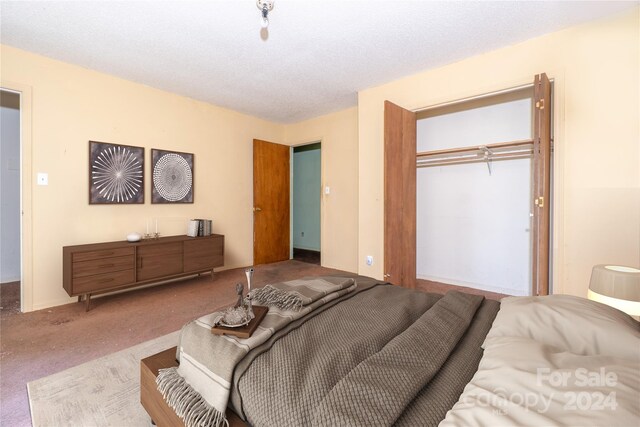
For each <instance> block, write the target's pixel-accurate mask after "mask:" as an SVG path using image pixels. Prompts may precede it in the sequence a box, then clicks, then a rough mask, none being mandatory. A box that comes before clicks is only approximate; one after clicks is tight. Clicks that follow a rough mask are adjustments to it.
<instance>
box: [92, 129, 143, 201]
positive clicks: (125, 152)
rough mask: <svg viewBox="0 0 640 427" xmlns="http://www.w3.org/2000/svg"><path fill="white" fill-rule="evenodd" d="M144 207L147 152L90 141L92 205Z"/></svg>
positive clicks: (135, 148) (125, 146)
mask: <svg viewBox="0 0 640 427" xmlns="http://www.w3.org/2000/svg"><path fill="white" fill-rule="evenodd" d="M137 203H144V148H143V147H132V146H129V145H119V144H109V143H106V142H97V141H89V204H91V205H103V204H117V205H120V204H137Z"/></svg>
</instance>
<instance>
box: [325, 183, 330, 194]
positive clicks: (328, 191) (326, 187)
mask: <svg viewBox="0 0 640 427" xmlns="http://www.w3.org/2000/svg"><path fill="white" fill-rule="evenodd" d="M324 194H331V188H329V186H328V185H326V186H325V187H324Z"/></svg>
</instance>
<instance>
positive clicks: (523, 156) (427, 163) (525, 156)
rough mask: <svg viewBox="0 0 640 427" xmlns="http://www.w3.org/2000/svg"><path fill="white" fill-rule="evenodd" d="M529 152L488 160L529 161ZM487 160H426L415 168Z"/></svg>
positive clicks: (478, 158)
mask: <svg viewBox="0 0 640 427" xmlns="http://www.w3.org/2000/svg"><path fill="white" fill-rule="evenodd" d="M531 154H532V153H531V151H529V152H523V153H521V154H518V153H502V154H494V155H493V156H491V158H490V159H489V160H490V161H500V160H518V159H529V158H531ZM486 162H487V159H485V158H484V157H478V156H475V157H463V158H457V159H456V158H450V159H435V160H426V161H422V162H420V161H418V162H417V164H416V167H417V168H430V167H434V166H448V165H463V164H467V163H486Z"/></svg>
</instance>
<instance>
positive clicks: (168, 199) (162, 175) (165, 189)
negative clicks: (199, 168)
mask: <svg viewBox="0 0 640 427" xmlns="http://www.w3.org/2000/svg"><path fill="white" fill-rule="evenodd" d="M151 172H152V173H151V203H193V184H194V182H193V176H194V175H193V154H192V153H180V152H178V151H165V150H156V149H155V148H152V149H151Z"/></svg>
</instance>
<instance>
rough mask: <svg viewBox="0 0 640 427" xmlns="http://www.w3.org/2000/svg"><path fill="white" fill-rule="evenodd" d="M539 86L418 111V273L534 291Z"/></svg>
mask: <svg viewBox="0 0 640 427" xmlns="http://www.w3.org/2000/svg"><path fill="white" fill-rule="evenodd" d="M534 108H535V106H534V105H533V87H532V86H527V87H524V88H521V89H519V90H514V91H510V92H506V93H502V94H499V95H495V96H490V97H483V98H480V99H473V100H470V101H466V102H464V103H456V104H454V105H447V106H442V107H439V108H434V109H429V110H426V111H422V112H418V115H417V119H418V121H417V156H416V160H417V163H416V166H417V225H416V239H417V248H416V270H417V271H416V273H417V277H418V278H420V279H427V280H434V281H439V282H444V283H450V284H454V285H461V286H469V287H474V288H477V289H484V290H487V291H493V292H500V293H506V294H511V295H530V294H531V288H532V286H531V277H532V262H531V259H532V256H531V255H532V252H531V250H532V249H531V212H532V203H531V201H532V190H531V188H532V185H531V184H532V181H531V180H532V170H531V166H532V161H531V156H532V151H533V149H534V144H533V136H532V135H533V131H532V127H533V109H534Z"/></svg>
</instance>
